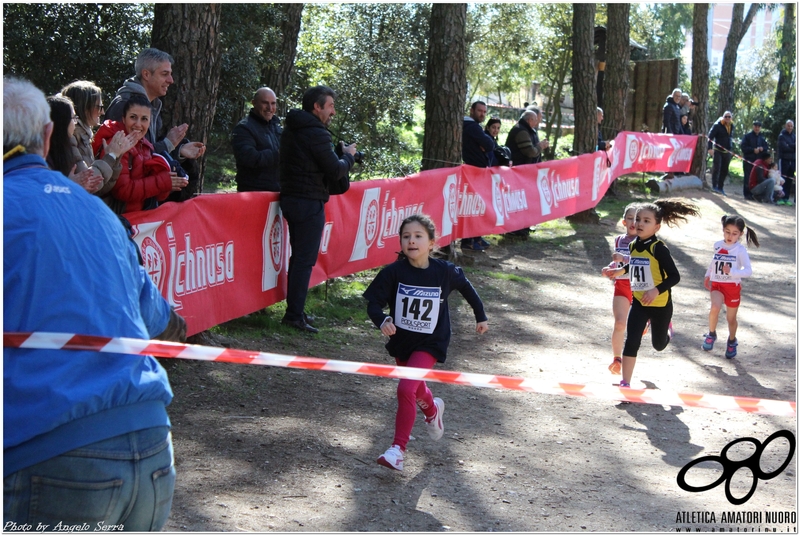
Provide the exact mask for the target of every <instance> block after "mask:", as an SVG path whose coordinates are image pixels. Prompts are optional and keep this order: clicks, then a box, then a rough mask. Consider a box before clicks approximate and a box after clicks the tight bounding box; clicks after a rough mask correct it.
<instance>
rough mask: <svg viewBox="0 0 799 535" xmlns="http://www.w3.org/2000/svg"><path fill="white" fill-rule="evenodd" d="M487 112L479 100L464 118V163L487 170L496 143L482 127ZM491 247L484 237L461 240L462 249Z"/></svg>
mask: <svg viewBox="0 0 799 535" xmlns="http://www.w3.org/2000/svg"><path fill="white" fill-rule="evenodd" d="M487 111H488V107H487V106H486V103H485V102H482V101H480V100H477V101H475V102H473V103H472V106H471V108H470V110H469V116H468V117H464V118H463V138H462V140H463V163H465V164H466V165H473V166H474V167H482V168H486V167H488V166H489V163H490V161H491V158H492V156H493V151H494V146H495V145H496V143H495V142H494V139H493V138H492V137H491V136H490V135H489V134H487V133H486V132H485V131H484V130H483V127H481V126H480V124H481V123H482V122H483V121H484V120H485V118H486V112H487ZM490 246H491V244H490V243H488V241H486V240H485V239H484V238H483V237H482V236H476V237H474V238H463V239H462V240H461V249H469V250H472V251H485V250H486V249H488V248H489V247H490Z"/></svg>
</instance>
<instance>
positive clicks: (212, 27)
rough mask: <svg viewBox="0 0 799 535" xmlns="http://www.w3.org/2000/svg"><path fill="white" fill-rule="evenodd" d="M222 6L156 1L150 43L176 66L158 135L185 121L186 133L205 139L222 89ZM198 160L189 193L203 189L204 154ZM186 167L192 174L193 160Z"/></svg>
mask: <svg viewBox="0 0 799 535" xmlns="http://www.w3.org/2000/svg"><path fill="white" fill-rule="evenodd" d="M221 10H222V5H221V4H155V11H154V18H153V33H152V46H153V47H155V48H158V49H159V50H163V51H165V52H168V53H169V54H171V55H172V57H173V58H174V59H175V63H174V64H173V65H172V76H173V77H174V79H175V83H174V84H173V86H172V87H171V88H170V89H169V92H168V93H167V95H166V96H165V97H163V98H162V99H161V100H162V101H163V103H164V105H163V110H162V112H161V117H162V120H163V131H162V132H161V133H159V135H164V134H165V133H166V132H168V131H169V129H170V128H172V127H173V126H177V125H179V124H183V123H187V124H188V125H189V130H188V133H187V134H186V137H187V138H188V139H190V140H192V141H201V142H202V143H207V140H208V133H209V132H210V131H211V125H212V124H213V121H214V113H215V112H216V99H217V93H218V91H219V76H220V70H221V62H220V54H221V49H220V46H219V22H220V19H221V17H220V13H221ZM187 162H192V160H187ZM194 163H196V169H194V171H195V172H196V173H197V175H198V179H197V180H196V181H195V182H194V183H193V184H192V183H191V182H190V185H189V188H193V189H194V191H186V190H184V192H183V193H184V194H187V195H189V196H190V194H192V193H199V192H202V182H203V175H204V171H205V158H204V157H203V158H200V161H197V162H194ZM186 167H187V171H189V174H190V175H191V174H192V169H191V168H190V167H192V164H190V163H187V166H186ZM189 188H186V189H187V190H188V189H189Z"/></svg>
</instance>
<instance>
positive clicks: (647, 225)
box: [603, 199, 699, 387]
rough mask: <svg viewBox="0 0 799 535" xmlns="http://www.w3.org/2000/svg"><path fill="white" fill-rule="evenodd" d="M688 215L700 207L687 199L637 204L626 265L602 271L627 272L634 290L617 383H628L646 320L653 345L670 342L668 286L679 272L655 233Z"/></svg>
mask: <svg viewBox="0 0 799 535" xmlns="http://www.w3.org/2000/svg"><path fill="white" fill-rule="evenodd" d="M688 215H693V216H696V215H699V207H697V206H696V205H695V204H693V203H690V202H688V201H687V200H686V199H663V200H658V201H655V202H654V203H646V204H642V205H640V206H639V207H638V210H637V211H636V213H635V230H636V238H635V240H633V241H632V242H631V243H630V262H629V264H626V265H624V266H622V267H621V268H618V269H615V270H603V274H604V275H606V276H608V277H610V278H615V277H618V276H619V275H622V274H625V273H629V275H630V288H631V289H632V291H633V304H632V307H631V308H630V313H629V314H628V316H627V339H626V340H625V342H624V350H623V351H622V365H621V370H622V372H621V374H622V380H621V381H620V382H619V386H622V387H629V386H630V380H631V379H632V377H633V369H634V368H635V359H636V357H637V356H638V349H639V348H640V347H641V337H642V336H643V334H644V330H645V328H646V324H647V322H649V323H650V328H651V333H652V347H654V348H655V350H656V351H663V350H664V349H665V348H666V346H667V345H669V341H670V340H671V335H672V332H671V316H672V313H673V307H672V302H671V288H672V287H674V286H675V285H676V284H677V283H679V282H680V272H679V271H677V266H675V265H674V259H672V257H671V253H670V252H669V249H668V247H666V244H664V243H663V242H662V241H660V240H659V239H658V237H657V236H656V235H655V233H656V232H657V231H658V230H660V224H661V223H662V222H665V223H666V224H667V225H669V226H673V225H674V224H676V223H677V222H679V221H687V219H686V217H685V216H688Z"/></svg>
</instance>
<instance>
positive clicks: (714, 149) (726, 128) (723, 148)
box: [707, 111, 735, 195]
mask: <svg viewBox="0 0 799 535" xmlns="http://www.w3.org/2000/svg"><path fill="white" fill-rule="evenodd" d="M734 130H735V125H734V124H732V112H729V111H725V112H724V113H723V114H722V116H721V117H719V120H718V121H716V122H715V123H713V127H712V128H711V129H710V133H709V134H708V135H707V137H708V138H709V139H710V147H709V150H708V153H709V154H710V155H711V156H712V157H713V174H712V177H713V178H712V180H713V191H715V192H716V193H721V194H722V195H726V193H724V181H725V180H726V179H727V174H728V173H729V171H730V160H732V133H733V131H734Z"/></svg>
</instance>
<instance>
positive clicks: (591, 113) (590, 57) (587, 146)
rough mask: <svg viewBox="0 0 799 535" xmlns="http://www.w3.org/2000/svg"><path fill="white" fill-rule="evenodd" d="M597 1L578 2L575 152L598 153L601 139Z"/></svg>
mask: <svg viewBox="0 0 799 535" xmlns="http://www.w3.org/2000/svg"><path fill="white" fill-rule="evenodd" d="M595 15H596V4H574V16H573V19H572V20H573V31H572V36H573V37H572V39H573V41H572V46H573V50H574V52H573V55H572V88H573V90H574V151H575V152H576V153H577V154H585V153H589V152H594V150H595V149H596V140H597V122H596V79H595V78H594V71H595V70H596V67H595V65H594V54H593V52H594V16H595Z"/></svg>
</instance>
